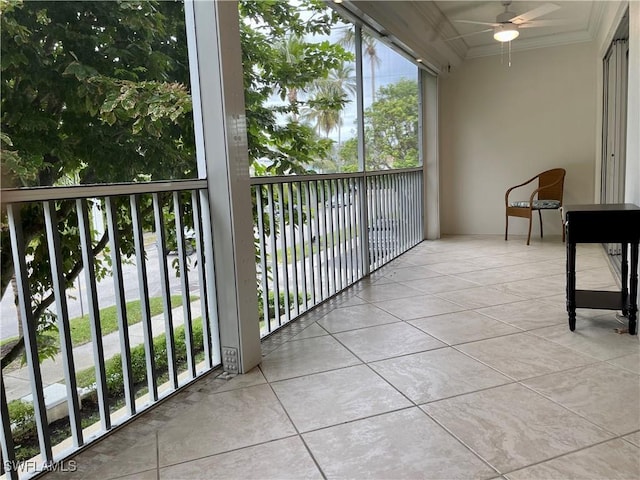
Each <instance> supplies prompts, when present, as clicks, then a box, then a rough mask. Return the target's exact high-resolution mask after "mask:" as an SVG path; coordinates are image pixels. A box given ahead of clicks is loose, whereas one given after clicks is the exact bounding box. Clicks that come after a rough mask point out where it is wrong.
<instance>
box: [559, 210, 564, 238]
mask: <svg viewBox="0 0 640 480" xmlns="http://www.w3.org/2000/svg"><path fill="white" fill-rule="evenodd" d="M560 226H561V227H562V243H564V240H565V239H564V237H565V231H564V222H563V221H562V210H560Z"/></svg>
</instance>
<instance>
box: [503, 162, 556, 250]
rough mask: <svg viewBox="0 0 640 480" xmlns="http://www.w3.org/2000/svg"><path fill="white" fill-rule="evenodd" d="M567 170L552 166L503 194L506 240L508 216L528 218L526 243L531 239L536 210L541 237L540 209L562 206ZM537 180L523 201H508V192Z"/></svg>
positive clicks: (554, 208)
mask: <svg viewBox="0 0 640 480" xmlns="http://www.w3.org/2000/svg"><path fill="white" fill-rule="evenodd" d="M566 173H567V172H566V171H565V169H564V168H553V169H551V170H547V171H545V172H542V173H539V174H538V175H536V176H535V177H533V178H530V179H529V180H527V181H526V182H524V183H521V184H520V185H515V186H513V187H511V188H509V190H507V193H505V195H504V204H505V208H506V225H505V231H504V239H505V240H507V235H508V233H509V217H522V218H528V219H529V234H528V235H527V245H529V243H530V241H531V223H532V217H533V211H534V210H537V211H538V216H539V217H540V238H543V233H542V210H559V209H561V208H562V195H563V191H564V176H565V174H566ZM536 180H537V181H538V188H536V189H535V190H534V191H533V192H532V193H531V195H530V196H529V200H524V201H509V194H510V193H511V191H512V190H514V189H516V188H520V187H524V186H525V185H528V184H530V183H532V182H534V181H536ZM560 221H561V222H562V215H560ZM562 241H563V242H564V224H563V226H562Z"/></svg>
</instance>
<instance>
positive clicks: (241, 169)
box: [185, 0, 262, 373]
mask: <svg viewBox="0 0 640 480" xmlns="http://www.w3.org/2000/svg"><path fill="white" fill-rule="evenodd" d="M185 19H186V27H187V42H188V45H189V52H190V59H189V60H190V61H189V68H190V71H191V80H192V81H191V85H192V97H193V104H194V127H195V130H196V148H197V152H198V171H199V176H200V178H207V183H208V191H209V196H210V198H209V205H210V207H211V208H210V210H209V215H211V219H215V220H216V227H219V228H215V229H214V230H213V235H212V241H213V242H212V243H213V247H214V248H213V250H214V252H215V253H216V254H215V257H214V263H215V275H217V277H218V278H220V279H224V284H225V288H224V289H219V290H218V291H217V302H218V303H217V304H218V315H219V317H218V318H219V322H220V340H221V347H222V349H225V348H227V347H228V348H229V349H232V350H234V351H235V350H237V352H238V355H237V361H238V364H237V366H235V365H234V368H237V369H238V371H239V372H241V373H244V372H247V371H249V370H251V369H252V368H253V367H255V366H256V365H258V363H260V361H261V358H262V352H261V347H260V328H259V321H258V300H257V294H256V265H255V252H254V243H253V242H254V232H253V211H252V205H251V194H250V192H251V188H250V184H249V159H248V157H247V152H248V150H247V135H246V118H245V108H244V82H243V71H242V62H241V58H242V52H241V48H240V31H239V28H240V26H239V18H238V3H237V2H235V1H228V2H198V1H193V0H188V1H186V2H185ZM200 53H202V54H200ZM205 86H206V88H204V87H205ZM214 171H215V172H216V174H215V175H207V172H210V173H211V172H214ZM217 283H218V284H220V283H222V282H217ZM209 308H211V307H209Z"/></svg>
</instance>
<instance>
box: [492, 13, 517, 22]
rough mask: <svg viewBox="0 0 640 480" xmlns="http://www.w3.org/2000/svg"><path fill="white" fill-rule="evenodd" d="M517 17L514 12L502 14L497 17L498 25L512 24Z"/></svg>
mask: <svg viewBox="0 0 640 480" xmlns="http://www.w3.org/2000/svg"><path fill="white" fill-rule="evenodd" d="M515 16H516V15H515V14H514V13H513V12H502V13H501V14H500V15H498V16H497V17H496V23H511V19H512V18H513V17H515Z"/></svg>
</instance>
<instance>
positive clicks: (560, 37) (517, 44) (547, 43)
mask: <svg viewBox="0 0 640 480" xmlns="http://www.w3.org/2000/svg"><path fill="white" fill-rule="evenodd" d="M592 40H593V37H592V36H591V34H590V33H589V32H588V31H586V30H583V31H579V32H567V33H559V34H556V35H548V36H545V37H538V38H529V39H522V40H514V41H513V42H511V52H512V53H513V52H522V51H525V50H534V49H536V48H546V47H557V46H560V45H569V44H572V43H584V42H591V41H592ZM502 52H504V50H503V49H502V48H501V46H500V43H499V42H496V44H495V45H483V46H481V47H472V48H470V49H469V50H468V51H467V56H466V57H465V58H478V57H489V56H491V55H500V54H501V53H502Z"/></svg>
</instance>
